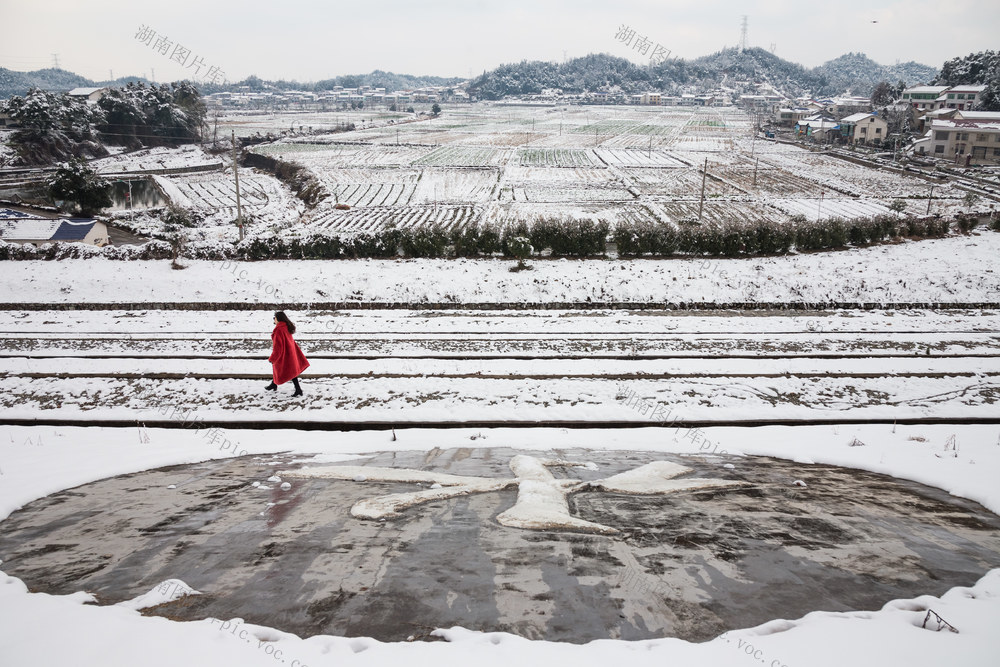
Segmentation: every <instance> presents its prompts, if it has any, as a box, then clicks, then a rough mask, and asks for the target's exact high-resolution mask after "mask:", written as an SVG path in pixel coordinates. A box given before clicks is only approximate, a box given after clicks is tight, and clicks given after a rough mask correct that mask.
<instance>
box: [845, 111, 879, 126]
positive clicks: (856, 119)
mask: <svg viewBox="0 0 1000 667" xmlns="http://www.w3.org/2000/svg"><path fill="white" fill-rule="evenodd" d="M877 117H878V115H877V114H875V113H873V112H869V113H854V114H851V115H850V116H848V117H846V118H841V119H840V122H841V123H860V122H861V121H863V120H864V119H865V118H877Z"/></svg>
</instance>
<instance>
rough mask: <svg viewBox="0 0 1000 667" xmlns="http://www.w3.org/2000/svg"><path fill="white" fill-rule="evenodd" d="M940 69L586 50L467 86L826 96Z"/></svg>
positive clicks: (859, 58) (493, 90)
mask: <svg viewBox="0 0 1000 667" xmlns="http://www.w3.org/2000/svg"><path fill="white" fill-rule="evenodd" d="M937 75H938V70H937V69H935V68H933V67H929V66H927V65H921V64H919V63H915V62H909V63H902V64H899V65H892V66H884V65H880V64H878V63H876V62H875V61H873V60H871V59H870V58H868V57H867V56H865V55H864V54H861V53H857V54H854V53H851V54H846V55H843V56H840V57H839V58H835V59H834V60H831V61H829V62H826V63H824V64H822V65H820V66H819V67H815V68H812V69H806V68H805V67H803V66H802V65H799V64H796V63H793V62H790V61H787V60H784V59H782V58H779V57H778V56H776V55H774V54H773V53H771V52H769V51H766V50H764V49H760V48H752V49H746V50H745V51H740V50H738V49H735V48H731V49H723V50H722V51H719V52H717V53H713V54H711V55H708V56H702V57H700V58H695V59H694V60H690V61H687V60H682V59H671V60H665V61H664V62H662V63H660V64H659V65H656V66H652V67H644V66H640V65H636V64H635V63H633V62H631V61H630V60H626V59H625V58H619V57H617V56H611V55H607V54H597V55H588V56H584V57H583V58H576V59H574V60H570V61H568V62H566V63H561V64H559V63H551V62H541V61H534V62H528V61H522V62H520V63H516V64H507V65H501V66H500V67H498V68H496V69H494V70H492V71H489V72H484V73H483V74H482V75H481V76H479V77H476V79H474V80H473V81H472V83H471V85H470V92H471V93H473V94H478V95H479V96H480V97H483V98H484V99H501V98H503V97H506V96H509V95H528V94H538V93H540V92H541V90H542V89H543V88H561V89H562V90H563V91H564V92H568V93H585V92H602V91H603V92H612V91H620V92H623V93H639V92H644V91H649V90H655V91H660V92H666V93H674V94H677V93H680V92H684V91H685V90H695V89H699V90H709V89H712V88H718V87H722V86H724V87H728V88H731V89H735V90H739V91H741V92H744V91H746V92H750V90H751V89H752V88H754V87H759V86H762V85H764V86H770V87H773V88H774V89H776V90H778V91H781V92H782V93H783V94H785V95H788V96H790V97H794V96H799V95H806V94H809V95H813V96H817V97H830V96H834V95H840V94H843V93H850V94H854V95H862V96H868V95H870V94H871V91H872V89H873V88H874V87H875V84H877V83H878V82H879V81H883V80H885V81H889V82H890V83H892V84H896V83H898V82H899V81H903V82H904V83H905V84H906V85H908V86H909V85H914V84H918V83H925V82H928V81H931V80H933V79H934V77H936V76H937Z"/></svg>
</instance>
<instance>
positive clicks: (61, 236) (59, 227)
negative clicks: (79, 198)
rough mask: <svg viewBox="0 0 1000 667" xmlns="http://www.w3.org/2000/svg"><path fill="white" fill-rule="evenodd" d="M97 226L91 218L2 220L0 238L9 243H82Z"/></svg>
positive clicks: (0, 221)
mask: <svg viewBox="0 0 1000 667" xmlns="http://www.w3.org/2000/svg"><path fill="white" fill-rule="evenodd" d="M95 224H97V221H96V220H91V219H89V218H78V219H70V220H67V219H65V218H60V219H56V220H46V219H43V218H28V219H20V220H0V238H2V239H4V240H7V241H82V240H83V239H85V238H86V237H87V234H89V233H90V230H91V229H93V228H94V225H95Z"/></svg>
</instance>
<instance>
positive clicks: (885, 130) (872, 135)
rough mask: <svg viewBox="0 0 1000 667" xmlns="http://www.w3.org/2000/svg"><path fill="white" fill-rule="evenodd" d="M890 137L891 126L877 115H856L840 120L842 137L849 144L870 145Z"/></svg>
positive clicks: (871, 113) (872, 113)
mask: <svg viewBox="0 0 1000 667" xmlns="http://www.w3.org/2000/svg"><path fill="white" fill-rule="evenodd" d="M888 135H889V124H888V123H887V122H886V121H885V119H884V118H880V117H879V116H878V114H877V113H874V112H870V113H856V114H854V115H851V116H847V117H846V118H841V119H840V136H841V137H843V138H844V139H845V140H846V141H847V143H849V144H852V145H853V144H870V143H873V142H875V141H883V140H884V139H885V138H886V137H887V136H888Z"/></svg>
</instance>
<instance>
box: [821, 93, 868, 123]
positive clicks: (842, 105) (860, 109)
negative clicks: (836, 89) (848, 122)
mask: <svg viewBox="0 0 1000 667" xmlns="http://www.w3.org/2000/svg"><path fill="white" fill-rule="evenodd" d="M871 109H872V103H871V100H870V99H869V98H867V97H838V98H836V99H833V100H830V101H828V102H827V103H826V105H825V106H824V111H826V112H827V113H829V114H831V115H832V116H833V117H834V118H844V117H845V116H850V115H853V114H858V113H867V112H869V111H871Z"/></svg>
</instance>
